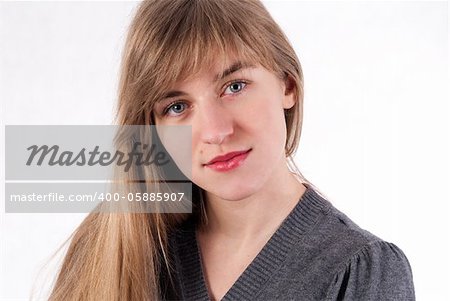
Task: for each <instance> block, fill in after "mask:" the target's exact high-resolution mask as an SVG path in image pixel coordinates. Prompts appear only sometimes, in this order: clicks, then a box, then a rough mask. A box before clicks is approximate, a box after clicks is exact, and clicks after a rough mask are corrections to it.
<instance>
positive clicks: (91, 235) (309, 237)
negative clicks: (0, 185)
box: [50, 0, 415, 300]
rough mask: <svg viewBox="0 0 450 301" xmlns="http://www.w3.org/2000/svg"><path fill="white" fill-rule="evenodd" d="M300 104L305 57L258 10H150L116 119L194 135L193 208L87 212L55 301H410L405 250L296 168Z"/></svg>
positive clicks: (140, 17)
mask: <svg viewBox="0 0 450 301" xmlns="http://www.w3.org/2000/svg"><path fill="white" fill-rule="evenodd" d="M302 107H303V76H302V71H301V66H300V63H299V60H298V58H297V56H296V54H295V52H294V50H293V48H292V47H291V45H290V43H289V42H288V40H287V38H286V37H285V35H284V34H283V32H282V31H281V30H280V28H279V27H278V25H277V24H276V23H275V22H274V21H273V19H272V18H271V16H270V15H269V13H268V12H267V11H266V9H265V8H264V6H263V5H262V4H261V3H260V2H259V1H256V0H255V1H253V0H249V1H243V0H226V1H224V0H172V1H161V0H159V1H157V0H152V1H145V2H142V3H141V5H140V6H139V8H138V11H137V13H136V16H135V18H134V20H133V22H132V24H131V27H130V31H129V34H128V39H127V42H126V45H125V51H124V57H123V65H122V73H121V83H120V89H119V110H118V121H119V124H121V125H135V124H137V125H139V124H151V125H156V126H160V125H168V126H171V125H185V126H191V127H192V174H191V180H192V183H193V204H194V207H193V213H192V214H145V213H131V214H130V213H128V214H126V213H122V214H98V213H97V214H95V213H91V214H90V215H89V216H88V217H87V218H86V220H85V221H84V222H83V223H82V225H80V227H79V228H78V229H77V231H76V232H75V233H74V236H73V239H72V242H71V245H70V247H69V250H68V253H67V255H66V258H65V260H64V263H63V266H62V269H61V272H60V274H59V276H58V279H57V282H56V284H55V287H54V290H53V292H52V295H51V297H50V299H51V300H79V299H83V300H160V299H166V300H180V299H182V300H414V298H415V297H414V286H413V281H412V271H411V268H410V265H409V262H408V260H407V258H406V256H405V255H404V253H403V252H402V251H401V250H400V249H399V248H398V247H397V246H395V245H394V244H392V243H389V242H386V241H384V240H382V239H380V238H378V237H377V236H375V235H373V234H371V233H370V232H368V231H365V230H363V229H361V228H360V227H358V226H357V225H356V224H355V223H353V222H352V221H351V220H350V219H349V218H348V217H347V216H345V215H344V214H343V213H342V212H340V211H339V210H337V209H336V208H335V207H333V206H332V205H331V203H330V202H329V201H328V200H327V199H326V198H325V196H324V195H323V194H321V193H320V192H319V191H318V190H317V189H316V188H315V187H314V185H312V184H311V183H310V182H309V181H307V180H306V179H305V178H304V177H303V176H302V174H301V173H300V171H299V170H298V168H297V167H296V166H295V164H294V162H293V160H292V156H293V154H294V153H295V151H296V149H297V146H298V143H299V139H300V134H301V125H302V117H303V111H302ZM161 140H162V142H163V143H164V142H165V141H164V139H163V138H162V139H161ZM168 151H169V153H171V154H174V157H176V155H175V153H176V152H175V151H173V149H172V151H171V149H170V147H168ZM174 159H175V161H176V158H174ZM133 168H134V169H137V168H138V167H136V166H134V167H133ZM133 172H134V173H136V172H139V171H138V170H134V171H133V170H132V171H130V173H133ZM155 172H157V171H155ZM149 174H151V173H149ZM149 185H150V184H148V185H147V186H146V187H145V186H144V187H142V186H136V187H134V189H137V190H139V189H140V190H145V191H149V190H151V189H153V188H152V187H151V186H149Z"/></svg>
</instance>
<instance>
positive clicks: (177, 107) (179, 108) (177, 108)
mask: <svg viewBox="0 0 450 301" xmlns="http://www.w3.org/2000/svg"><path fill="white" fill-rule="evenodd" d="M183 106H186V104H185V103H184V102H175V103H172V104H170V105H168V106H167V107H166V108H165V109H164V116H166V115H169V113H170V111H172V112H174V113H175V115H178V114H181V113H183V111H184V109H185V108H184V109H183Z"/></svg>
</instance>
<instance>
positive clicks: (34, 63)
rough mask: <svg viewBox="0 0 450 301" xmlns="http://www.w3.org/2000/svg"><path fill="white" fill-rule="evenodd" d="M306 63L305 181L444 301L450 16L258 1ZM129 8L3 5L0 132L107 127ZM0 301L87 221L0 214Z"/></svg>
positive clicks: (45, 279) (395, 7)
mask: <svg viewBox="0 0 450 301" xmlns="http://www.w3.org/2000/svg"><path fill="white" fill-rule="evenodd" d="M265 3H266V5H267V7H268V9H269V11H270V12H271V13H272V15H273V17H274V18H275V20H276V21H277V22H278V23H279V24H280V25H281V27H282V28H283V29H284V30H285V32H286V34H287V36H288V37H289V39H290V40H291V42H292V44H293V45H294V47H295V49H296V51H297V54H298V56H299V58H300V61H301V62H302V66H303V71H304V77H305V102H304V122H303V132H302V137H301V142H300V147H299V151H298V154H297V156H296V161H297V163H298V165H299V167H300V169H301V171H302V172H303V174H304V175H305V176H306V177H307V178H308V179H309V180H310V181H312V182H313V183H314V184H315V185H316V186H318V187H319V189H320V190H321V191H323V192H324V193H325V194H327V196H328V197H329V200H330V201H331V202H332V203H333V204H334V205H335V206H336V207H337V208H338V209H340V210H341V211H343V212H344V213H346V214H347V215H348V216H349V217H350V218H351V219H353V220H354V221H355V222H356V223H357V224H359V225H360V226H361V227H362V228H365V229H367V230H369V231H370V232H372V233H374V234H376V235H377V236H379V237H382V238H383V239H385V240H387V241H390V242H393V243H395V244H396V245H397V246H399V247H400V248H401V249H402V250H403V251H404V252H405V254H406V255H407V257H408V259H409V261H410V263H411V266H412V269H413V276H414V283H415V287H416V296H417V299H418V300H445V299H446V300H449V299H450V294H449V290H448V284H449V283H450V277H449V271H450V262H449V257H450V242H449V238H450V226H449V220H450V216H449V204H448V203H449V201H450V191H449V189H450V159H449V154H450V149H449V148H450V147H449V140H450V122H449V120H450V111H449V110H450V108H449V98H448V3H447V2H446V1H443V2H416V1H415V2H405V1H401V2H378V1H370V2H366V1H364V2H362V1H361V2H344V1H333V2H321V1H316V2H300V1H265ZM135 7H136V3H135V2H62V3H55V2H6V3H5V2H2V3H0V99H1V118H0V119H1V122H2V127H1V137H0V138H1V142H2V143H1V149H0V150H1V156H0V166H1V168H2V171H1V176H2V179H1V181H2V183H4V169H3V167H4V126H3V125H5V124H111V123H112V120H113V112H114V105H115V100H116V88H117V78H118V67H119V62H120V54H121V48H122V45H123V41H124V37H125V33H126V27H127V25H128V24H129V22H130V20H131V17H132V12H133V10H134V9H135ZM0 189H1V191H0V195H1V200H2V202H1V205H2V208H0V209H1V210H0V211H1V212H2V213H1V223H0V225H1V233H0V237H1V253H0V255H1V257H0V259H1V278H0V299H1V300H27V299H29V297H30V294H31V289H32V285H33V283H34V284H35V288H36V290H37V292H39V290H41V291H42V295H43V296H45V292H46V289H47V287H48V284H49V281H50V280H51V277H52V276H53V275H54V273H55V270H54V269H55V265H57V263H53V264H50V265H47V266H44V264H45V263H46V262H47V260H48V259H49V258H50V256H51V255H52V254H53V252H54V251H56V249H57V248H58V247H59V246H60V245H61V244H62V243H63V242H64V240H65V239H66V238H67V237H68V236H69V234H70V233H71V232H72V231H73V230H74V229H75V227H76V226H77V225H78V224H79V223H80V222H81V220H82V219H83V218H84V216H85V214H5V213H4V202H3V200H4V185H0Z"/></svg>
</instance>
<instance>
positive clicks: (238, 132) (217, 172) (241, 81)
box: [153, 59, 295, 200]
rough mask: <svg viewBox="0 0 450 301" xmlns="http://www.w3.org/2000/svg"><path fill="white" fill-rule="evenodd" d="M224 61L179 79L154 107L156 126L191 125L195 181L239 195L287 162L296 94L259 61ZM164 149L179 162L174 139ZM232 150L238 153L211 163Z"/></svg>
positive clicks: (220, 194)
mask: <svg viewBox="0 0 450 301" xmlns="http://www.w3.org/2000/svg"><path fill="white" fill-rule="evenodd" d="M219 65H220V64H218V66H219ZM225 66H226V68H225V70H220V68H213V69H215V70H211V69H208V70H203V71H202V72H200V73H199V74H198V75H196V76H195V77H193V78H190V79H188V80H185V81H183V82H178V83H176V85H175V86H174V87H171V89H169V90H168V93H167V94H166V95H167V96H168V97H167V98H164V99H162V100H161V101H159V102H158V103H157V104H156V105H155V107H154V111H153V113H154V118H155V123H156V125H157V126H159V125H190V126H191V127H192V137H191V139H192V169H191V181H192V182H194V183H195V184H196V185H198V186H199V187H201V188H203V189H204V190H206V191H207V192H208V193H212V194H214V195H216V196H218V197H220V198H223V199H226V200H239V199H242V198H245V197H247V196H250V195H251V194H253V193H255V192H257V191H258V190H259V189H261V188H262V187H263V186H264V184H265V183H266V182H267V180H268V179H269V177H270V176H271V174H272V173H273V172H274V171H275V170H276V169H277V168H278V170H280V169H279V168H280V164H284V165H286V161H285V152H284V147H285V141H286V124H285V118H284V109H288V108H291V107H292V106H293V105H294V103H295V100H294V95H293V93H287V95H286V94H285V91H286V86H285V83H284V82H283V81H282V80H280V79H279V78H278V77H276V76H275V75H274V74H273V73H271V72H269V71H268V70H267V69H265V68H263V67H262V66H260V65H250V64H247V63H246V62H243V61H239V60H235V59H234V60H231V59H229V60H227V64H225ZM161 140H162V142H163V144H165V143H164V140H165V138H164V137H162V138H161ZM165 146H166V144H165ZM166 149H167V151H168V152H169V153H170V154H171V155H172V157H173V159H174V160H175V162H177V161H178V160H181V158H178V160H177V157H178V156H181V155H180V154H177V150H176V145H174V144H173V143H171V144H170V145H168V146H166ZM232 152H239V153H238V154H240V155H237V156H234V157H233V154H231V157H232V158H231V159H229V160H226V158H222V159H221V158H219V160H220V159H221V160H222V162H217V163H215V164H208V163H209V162H211V161H212V160H214V158H216V157H217V156H223V155H227V154H229V153H232ZM234 155H236V154H234ZM224 160H225V161H224ZM181 170H183V168H181Z"/></svg>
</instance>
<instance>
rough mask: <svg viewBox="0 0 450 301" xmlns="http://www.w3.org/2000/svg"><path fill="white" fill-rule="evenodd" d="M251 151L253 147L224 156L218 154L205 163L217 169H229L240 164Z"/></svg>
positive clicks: (222, 170)
mask: <svg viewBox="0 0 450 301" xmlns="http://www.w3.org/2000/svg"><path fill="white" fill-rule="evenodd" d="M250 151H251V149H249V150H246V151H238V152H231V153H228V154H225V155H223V156H217V157H215V158H214V159H212V160H211V161H209V162H208V163H207V164H205V166H206V167H209V168H211V169H213V170H215V171H221V172H224V171H229V170H232V169H235V168H237V167H238V166H240V165H241V164H242V163H243V162H244V161H245V159H246V158H247V156H248V154H249V153H250Z"/></svg>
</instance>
